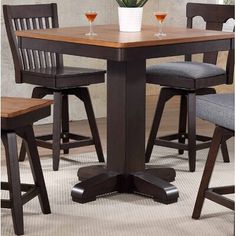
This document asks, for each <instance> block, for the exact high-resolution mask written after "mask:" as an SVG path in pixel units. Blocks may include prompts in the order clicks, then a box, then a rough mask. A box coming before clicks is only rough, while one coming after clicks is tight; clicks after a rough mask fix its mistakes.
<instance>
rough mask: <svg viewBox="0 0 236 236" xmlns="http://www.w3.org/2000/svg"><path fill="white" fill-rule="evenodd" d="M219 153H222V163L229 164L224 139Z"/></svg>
mask: <svg viewBox="0 0 236 236" xmlns="http://www.w3.org/2000/svg"><path fill="white" fill-rule="evenodd" d="M221 153H222V157H223V160H224V162H225V163H229V162H230V159H229V152H228V148H227V143H226V140H224V139H223V141H222V143H221Z"/></svg>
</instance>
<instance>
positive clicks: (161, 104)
mask: <svg viewBox="0 0 236 236" xmlns="http://www.w3.org/2000/svg"><path fill="white" fill-rule="evenodd" d="M173 96H174V94H171V93H169V91H168V90H167V89H165V88H162V89H161V91H160V95H159V100H158V102H157V106H156V111H155V115H154V118H153V122H152V127H151V132H150V135H149V138H148V142H147V148H146V153H145V162H146V163H148V162H149V161H150V158H151V154H152V150H153V146H154V144H155V139H156V136H157V132H158V129H159V126H160V122H161V117H162V114H163V111H164V108H165V103H166V102H167V101H168V100H169V99H170V98H172V97H173Z"/></svg>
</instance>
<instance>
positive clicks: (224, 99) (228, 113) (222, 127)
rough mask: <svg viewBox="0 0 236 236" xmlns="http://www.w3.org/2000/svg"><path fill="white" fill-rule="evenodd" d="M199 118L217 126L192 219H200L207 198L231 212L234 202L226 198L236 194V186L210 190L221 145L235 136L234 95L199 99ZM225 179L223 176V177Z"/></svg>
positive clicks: (210, 96) (218, 95) (219, 95)
mask: <svg viewBox="0 0 236 236" xmlns="http://www.w3.org/2000/svg"><path fill="white" fill-rule="evenodd" d="M196 103H197V116H198V117H200V118H202V119H204V120H207V121H210V122H212V123H215V124H216V128H215V132H214V135H213V139H212V143H211V147H210V151H209V153H208V157H207V161H206V165H205V169H204V172H203V175H202V180H201V184H200V187H199V190H198V195H197V199H196V203H195V207H194V211H193V215H192V218H194V219H199V217H200V215H201V211H202V207H203V203H204V200H205V199H206V198H207V199H209V200H211V201H214V202H216V203H218V204H220V205H222V206H225V207H227V208H229V209H231V210H234V207H235V206H234V201H233V200H231V199H228V198H226V197H224V196H221V195H225V194H231V193H234V192H235V187H234V186H223V187H214V188H209V183H210V180H211V176H212V172H213V169H214V166H215V161H216V157H217V154H218V151H219V147H220V144H221V143H222V141H225V140H227V139H229V138H231V137H232V136H234V130H235V127H234V110H235V108H234V95H233V94H214V95H205V96H201V97H198V98H197V101H196ZM221 178H223V176H221Z"/></svg>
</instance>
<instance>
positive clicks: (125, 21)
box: [118, 7, 143, 32]
mask: <svg viewBox="0 0 236 236" xmlns="http://www.w3.org/2000/svg"><path fill="white" fill-rule="evenodd" d="M118 13H119V25H120V31H122V32H139V31H141V27H142V18H143V8H142V7H132V8H131V7H119V8H118Z"/></svg>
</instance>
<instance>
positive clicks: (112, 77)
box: [17, 25, 234, 204]
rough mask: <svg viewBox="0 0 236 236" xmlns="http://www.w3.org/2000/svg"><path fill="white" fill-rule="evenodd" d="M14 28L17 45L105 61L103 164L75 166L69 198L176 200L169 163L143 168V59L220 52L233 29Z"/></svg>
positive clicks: (228, 42)
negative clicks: (160, 32)
mask: <svg viewBox="0 0 236 236" xmlns="http://www.w3.org/2000/svg"><path fill="white" fill-rule="evenodd" d="M87 31H88V27H70V28H58V29H47V30H33V31H21V32H20V31H19V32H17V35H18V37H19V45H20V47H21V48H25V49H33V50H43V51H50V52H56V53H60V54H70V55H76V56H85V57H91V58H99V59H105V60H107V112H108V114H107V165H106V166H91V167H84V168H81V169H80V170H79V172H78V173H79V177H80V179H81V180H83V181H82V182H80V183H78V184H76V185H75V186H74V187H73V189H72V193H71V195H72V199H73V200H74V201H77V202H80V203H85V202H89V201H93V200H95V199H96V197H97V196H98V195H101V194H105V193H109V192H114V191H118V192H127V193H133V192H137V193H141V194H144V195H148V196H151V197H153V199H154V200H156V201H160V202H163V203H167V204H168V203H172V202H176V201H177V199H178V196H179V194H178V191H177V188H176V187H175V186H173V185H171V184H170V183H169V182H171V181H173V180H174V179H175V171H174V170H173V169H171V168H155V167H149V168H146V167H145V157H144V156H145V87H146V86H145V82H146V81H145V71H146V59H149V58H158V57H167V56H176V55H184V54H194V53H202V52H212V51H224V50H229V49H232V48H233V47H234V39H233V38H234V34H233V33H225V32H218V31H206V30H199V29H186V28H165V31H166V33H167V36H166V37H163V38H157V37H155V36H154V33H155V31H156V27H154V26H144V27H143V29H142V32H138V33H122V32H119V30H118V26H114V25H104V26H97V27H96V32H97V33H98V35H97V36H96V37H88V36H85V33H86V32H87Z"/></svg>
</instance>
